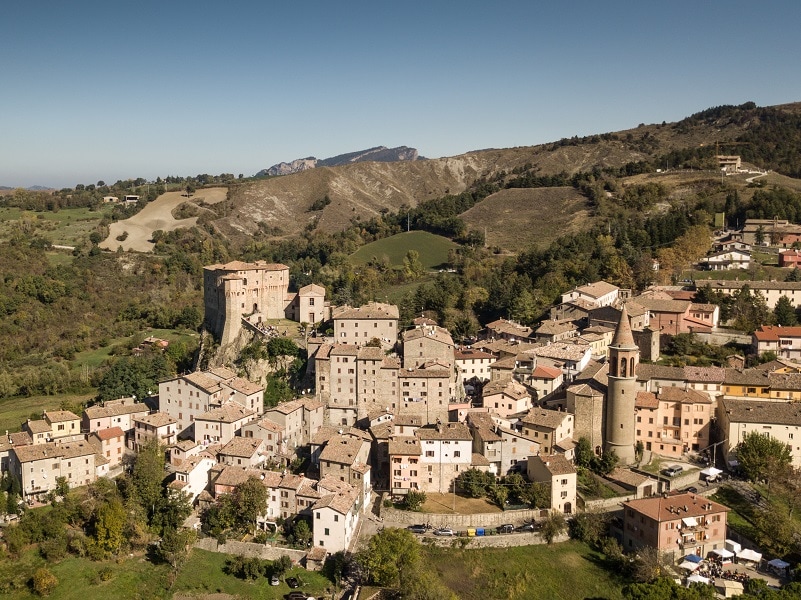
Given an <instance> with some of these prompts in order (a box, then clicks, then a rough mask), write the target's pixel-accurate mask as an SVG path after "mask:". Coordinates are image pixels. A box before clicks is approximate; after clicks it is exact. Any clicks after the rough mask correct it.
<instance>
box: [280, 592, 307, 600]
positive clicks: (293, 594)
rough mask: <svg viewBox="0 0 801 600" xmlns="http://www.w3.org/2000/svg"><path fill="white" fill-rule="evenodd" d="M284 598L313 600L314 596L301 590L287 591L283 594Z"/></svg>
mask: <svg viewBox="0 0 801 600" xmlns="http://www.w3.org/2000/svg"><path fill="white" fill-rule="evenodd" d="M284 598H285V600H314V596H309V595H308V594H305V593H303V592H298V591H295V592H289V593H288V594H286V595H285V596H284Z"/></svg>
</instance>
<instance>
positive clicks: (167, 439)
mask: <svg viewBox="0 0 801 600" xmlns="http://www.w3.org/2000/svg"><path fill="white" fill-rule="evenodd" d="M177 425H178V423H177V422H176V420H175V419H173V418H172V417H171V416H170V415H168V414H167V413H163V412H157V413H153V414H152V415H144V416H142V417H136V418H135V419H134V436H133V447H132V448H131V449H132V450H134V451H136V452H139V450H140V449H141V448H142V446H143V445H145V444H147V443H149V442H153V441H155V442H158V444H160V445H162V446H171V445H173V444H174V443H175V441H176V435H177Z"/></svg>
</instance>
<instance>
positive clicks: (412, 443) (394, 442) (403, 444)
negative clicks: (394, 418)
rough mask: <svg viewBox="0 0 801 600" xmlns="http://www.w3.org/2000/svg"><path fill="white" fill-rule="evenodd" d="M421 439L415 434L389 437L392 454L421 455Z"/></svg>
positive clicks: (390, 453)
mask: <svg viewBox="0 0 801 600" xmlns="http://www.w3.org/2000/svg"><path fill="white" fill-rule="evenodd" d="M422 453H423V451H422V447H421V446H420V440H419V439H417V438H416V437H413V436H400V435H399V436H394V437H391V438H390V439H389V455H390V456H420V455H421V454H422Z"/></svg>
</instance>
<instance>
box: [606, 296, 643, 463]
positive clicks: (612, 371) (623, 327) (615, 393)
mask: <svg viewBox="0 0 801 600" xmlns="http://www.w3.org/2000/svg"><path fill="white" fill-rule="evenodd" d="M639 361H640V350H639V348H638V347H637V344H635V343H634V336H633V335H632V334H631V325H630V323H629V314H628V311H627V310H626V305H625V304H624V305H623V310H621V311H620V322H619V323H618V324H617V329H616V330H615V336H614V338H613V339H612V344H611V345H610V346H609V383H608V391H607V397H606V439H605V440H604V450H606V451H609V450H614V451H615V454H617V456H618V458H619V459H620V462H621V463H622V464H631V463H633V462H634V460H635V456H634V445H635V442H636V440H635V436H634V432H635V424H634V420H635V417H634V400H635V398H636V396H637V378H636V369H637V364H638V363H639Z"/></svg>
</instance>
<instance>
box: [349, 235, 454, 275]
mask: <svg viewBox="0 0 801 600" xmlns="http://www.w3.org/2000/svg"><path fill="white" fill-rule="evenodd" d="M452 248H456V244H454V243H453V242H452V241H450V240H449V239H448V238H445V237H442V236H440V235H434V234H433V233H429V232H427V231H409V232H406V233H399V234H397V235H393V236H391V237H388V238H384V239H382V240H377V241H375V242H372V243H370V244H367V245H365V246H362V247H361V248H359V249H358V250H357V251H356V252H354V253H353V254H351V255H350V260H351V262H352V263H353V264H354V265H366V264H367V263H368V262H370V260H372V259H373V257H375V258H377V259H379V260H381V258H382V257H383V256H386V257H388V258H389V261H390V264H391V265H392V266H393V267H395V268H399V267H401V266H403V258H404V257H405V256H406V253H407V252H408V251H409V250H417V252H419V253H420V262H421V263H422V264H423V266H424V267H425V268H426V269H441V268H443V267H444V265H446V264H447V262H448V251H450V250H451V249H452Z"/></svg>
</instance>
